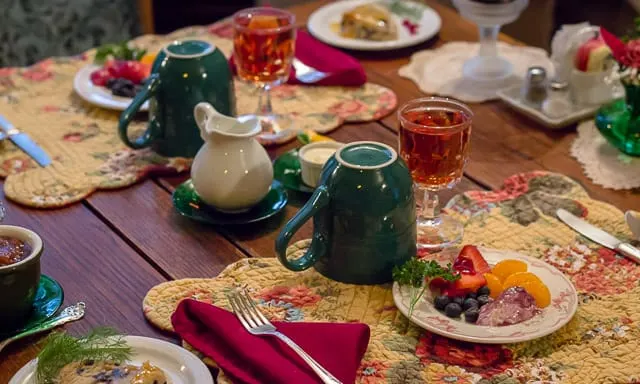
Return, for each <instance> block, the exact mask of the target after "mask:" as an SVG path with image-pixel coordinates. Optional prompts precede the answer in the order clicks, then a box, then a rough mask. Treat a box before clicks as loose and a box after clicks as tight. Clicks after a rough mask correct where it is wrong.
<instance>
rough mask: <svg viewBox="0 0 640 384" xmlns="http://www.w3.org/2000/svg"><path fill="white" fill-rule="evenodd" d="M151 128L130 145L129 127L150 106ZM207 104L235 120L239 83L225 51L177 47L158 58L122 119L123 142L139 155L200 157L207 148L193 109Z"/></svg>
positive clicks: (189, 43)
mask: <svg viewBox="0 0 640 384" xmlns="http://www.w3.org/2000/svg"><path fill="white" fill-rule="evenodd" d="M147 100H150V103H149V124H148V127H147V130H146V131H145V132H144V133H143V134H142V136H140V137H138V138H136V139H133V140H132V139H130V138H129V135H128V133H127V130H128V127H129V123H130V122H131V120H132V119H133V117H134V116H135V114H136V113H137V112H138V110H139V109H140V107H141V106H142V104H144V102H145V101H147ZM203 101H206V102H208V103H209V104H211V105H213V106H214V108H215V109H216V110H217V111H218V112H220V113H222V114H224V115H227V116H235V115H236V113H235V95H234V88H233V77H232V74H231V71H230V69H229V65H228V63H227V59H226V58H225V57H224V55H223V54H222V52H220V50H219V49H217V48H216V47H214V46H212V45H211V44H209V43H207V42H204V41H197V40H186V41H177V42H174V43H171V44H169V45H168V46H166V47H165V48H164V49H163V50H162V51H161V52H160V54H159V55H158V57H157V58H156V60H155V62H154V64H153V67H152V71H151V76H149V79H148V80H147V82H146V84H145V86H144V88H143V89H142V91H140V92H139V93H138V94H137V95H136V97H135V98H134V99H133V101H132V102H131V104H129V106H128V107H127V109H126V110H125V111H124V112H123V113H122V115H120V123H119V133H120V138H121V139H122V141H123V142H124V143H125V144H126V145H128V146H129V147H131V148H133V149H140V148H145V147H149V146H150V147H151V148H152V149H153V150H154V151H155V152H157V153H159V154H161V155H164V156H170V157H173V156H179V157H194V156H195V155H196V152H198V149H200V147H201V146H202V145H203V144H204V141H203V140H202V138H201V137H200V130H199V129H198V126H197V125H196V122H195V119H194V116H193V108H194V107H195V106H196V104H198V103H200V102H203Z"/></svg>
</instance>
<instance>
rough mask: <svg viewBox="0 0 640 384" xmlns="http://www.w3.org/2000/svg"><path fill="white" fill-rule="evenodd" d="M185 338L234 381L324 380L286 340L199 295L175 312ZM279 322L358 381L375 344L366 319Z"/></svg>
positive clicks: (330, 366) (324, 361)
mask: <svg viewBox="0 0 640 384" xmlns="http://www.w3.org/2000/svg"><path fill="white" fill-rule="evenodd" d="M171 322H172V323H173V328H174V329H175V331H176V332H177V333H178V334H179V335H180V337H181V338H182V339H183V340H185V341H186V342H187V343H189V344H190V345H192V346H193V347H194V348H196V349H197V350H198V351H200V352H202V353H204V354H205V355H206V356H208V357H210V358H211V359H213V361H215V362H216V364H217V365H218V367H220V368H221V369H222V370H223V371H224V373H225V375H226V376H228V377H229V378H230V379H231V380H232V381H233V382H234V383H243V384H263V383H269V384H278V383H282V384H292V383H296V384H306V383H321V381H320V379H318V377H317V376H316V374H315V373H314V372H313V371H312V370H311V368H309V367H308V366H307V365H306V363H305V362H304V361H303V360H302V359H301V358H299V357H298V355H297V354H296V353H295V352H293V350H291V349H290V348H289V347H288V346H287V345H286V344H284V343H283V342H281V341H280V340H279V339H277V338H275V337H274V336H253V335H251V334H250V333H249V332H247V331H246V330H245V329H244V328H243V327H242V324H240V322H239V321H238V319H237V318H236V316H235V315H234V314H233V313H231V312H229V311H226V310H224V309H222V308H218V307H215V306H212V305H209V304H206V303H202V302H199V301H195V300H190V299H187V300H183V301H182V302H181V303H180V304H179V305H178V308H177V309H176V311H175V313H174V314H173V316H172V317H171ZM273 324H274V325H275V326H276V327H277V328H278V330H279V331H281V332H282V333H284V334H285V335H287V336H289V337H290V338H291V339H292V340H293V341H295V342H296V344H298V345H299V346H300V347H301V348H302V349H304V350H305V352H307V353H308V354H309V355H310V356H311V357H313V358H314V359H315V360H316V361H317V362H318V363H320V365H322V366H323V367H324V368H326V369H327V370H328V371H329V372H331V374H332V375H334V376H335V377H336V378H338V379H339V380H340V381H342V382H343V383H345V384H347V383H353V382H355V380H356V371H357V369H358V366H359V365H360V360H361V359H362V356H363V355H364V353H365V351H366V350H367V345H368V344H369V326H367V325H366V324H361V323H341V324H338V323H286V322H276V321H274V322H273Z"/></svg>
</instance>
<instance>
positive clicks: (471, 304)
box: [462, 298, 479, 311]
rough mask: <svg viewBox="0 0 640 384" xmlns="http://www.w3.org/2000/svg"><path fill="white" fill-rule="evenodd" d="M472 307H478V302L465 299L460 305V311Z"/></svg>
mask: <svg viewBox="0 0 640 384" xmlns="http://www.w3.org/2000/svg"><path fill="white" fill-rule="evenodd" d="M473 307H479V305H478V300H476V299H472V298H468V299H465V301H464V303H462V309H464V310H465V311H466V310H467V309H469V308H473Z"/></svg>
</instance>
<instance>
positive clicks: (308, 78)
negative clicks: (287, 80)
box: [293, 57, 329, 84]
mask: <svg viewBox="0 0 640 384" xmlns="http://www.w3.org/2000/svg"><path fill="white" fill-rule="evenodd" d="M293 68H295V70H296V78H297V79H298V80H300V82H302V83H305V84H313V83H317V82H318V81H320V80H322V79H324V78H325V77H327V76H329V74H328V73H326V72H322V71H319V70H317V69H315V68H313V67H310V66H308V65H306V64H305V63H303V62H302V61H300V60H298V59H296V58H295V57H294V58H293Z"/></svg>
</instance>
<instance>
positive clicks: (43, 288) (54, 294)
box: [0, 275, 64, 339]
mask: <svg viewBox="0 0 640 384" xmlns="http://www.w3.org/2000/svg"><path fill="white" fill-rule="evenodd" d="M63 300H64V291H63V290H62V287H61V286H60V284H58V282H57V281H55V280H54V279H52V278H50V277H49V276H46V275H41V276H40V283H39V285H38V290H37V292H36V297H35V300H34V301H33V310H32V311H31V315H29V317H28V319H27V322H26V323H25V324H24V325H22V327H20V328H19V329H16V330H15V331H12V332H10V333H0V339H5V338H7V337H10V336H12V335H14V334H18V333H21V332H24V331H26V330H28V329H31V328H34V327H37V326H38V325H40V324H42V323H44V322H45V321H47V320H49V319H50V318H51V317H53V315H55V313H56V312H57V311H58V309H60V306H61V305H62V301H63Z"/></svg>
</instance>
